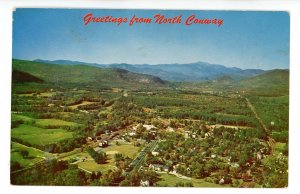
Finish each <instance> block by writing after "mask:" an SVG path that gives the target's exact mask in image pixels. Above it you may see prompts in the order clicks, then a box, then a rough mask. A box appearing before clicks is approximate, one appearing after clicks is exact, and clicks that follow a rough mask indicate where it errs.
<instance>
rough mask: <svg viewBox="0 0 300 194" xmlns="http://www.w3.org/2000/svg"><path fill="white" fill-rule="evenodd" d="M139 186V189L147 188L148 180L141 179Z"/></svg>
mask: <svg viewBox="0 0 300 194" xmlns="http://www.w3.org/2000/svg"><path fill="white" fill-rule="evenodd" d="M140 186H141V187H149V186H150V183H149V181H148V180H143V179H141V181H140Z"/></svg>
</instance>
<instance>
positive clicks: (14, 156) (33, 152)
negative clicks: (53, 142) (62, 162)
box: [11, 142, 53, 168]
mask: <svg viewBox="0 0 300 194" xmlns="http://www.w3.org/2000/svg"><path fill="white" fill-rule="evenodd" d="M22 150H26V151H28V153H29V155H28V156H27V157H26V158H24V157H23V156H22V155H21V154H20V151H22ZM52 157H53V156H52V154H51V153H48V152H43V151H41V150H39V149H36V148H33V147H28V146H25V145H22V144H19V143H17V142H12V143H11V160H12V161H14V162H19V163H20V165H21V167H24V168H25V167H28V166H31V165H33V164H35V163H37V162H40V161H43V160H45V159H47V158H52Z"/></svg>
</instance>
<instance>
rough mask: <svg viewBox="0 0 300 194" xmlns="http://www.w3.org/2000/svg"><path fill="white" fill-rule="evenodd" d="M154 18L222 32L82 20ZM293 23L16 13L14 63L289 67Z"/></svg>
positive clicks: (246, 17)
mask: <svg viewBox="0 0 300 194" xmlns="http://www.w3.org/2000/svg"><path fill="white" fill-rule="evenodd" d="M87 13H93V15H94V16H114V17H123V18H124V17H127V18H131V17H132V16H133V15H134V16H136V17H142V18H147V17H148V18H151V17H153V15H155V14H163V15H165V16H166V17H170V18H171V17H175V16H178V15H182V16H183V18H186V17H187V16H189V15H192V14H194V15H196V16H197V17H198V18H217V19H222V20H223V24H222V25H221V26H219V27H218V26H213V25H191V26H186V25H180V24H162V25H158V24H155V23H151V24H135V25H133V26H129V25H126V24H124V23H123V24H120V25H117V24H113V23H90V24H88V25H84V20H83V18H84V16H85V15H86V14H87ZM289 45H290V18H289V14H288V12H282V11H202V10H134V9H124V10H115V9H45V8H35V9H32V8H17V9H16V11H14V13H13V58H21V59H25V60H35V59H44V60H51V61H53V60H61V59H63V60H64V59H72V60H73V61H86V62H87V63H98V64H114V63H127V64H149V65H155V64H174V63H179V64H188V63H194V62H195V61H206V62H207V63H210V64H220V65H223V66H225V67H237V68H240V69H264V70H267V69H287V68H289V52H290V51H289Z"/></svg>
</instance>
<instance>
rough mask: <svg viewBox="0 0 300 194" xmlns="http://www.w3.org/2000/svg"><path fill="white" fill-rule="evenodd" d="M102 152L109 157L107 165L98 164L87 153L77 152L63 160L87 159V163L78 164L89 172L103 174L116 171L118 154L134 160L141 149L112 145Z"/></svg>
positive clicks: (131, 146)
mask: <svg viewBox="0 0 300 194" xmlns="http://www.w3.org/2000/svg"><path fill="white" fill-rule="evenodd" d="M102 151H104V152H105V153H106V154H107V156H108V160H107V163H106V164H97V163H96V162H95V161H94V160H93V159H92V157H91V156H90V155H89V154H88V153H86V152H83V153H78V152H75V153H74V154H70V155H69V154H68V155H67V156H66V157H63V158H61V159H63V160H69V159H72V158H76V157H78V158H81V159H82V158H85V161H83V162H78V163H77V164H78V166H79V167H81V168H83V169H85V170H87V171H90V172H92V171H95V172H96V171H97V172H99V171H101V172H102V173H106V172H107V171H108V170H113V169H116V166H115V160H114V155H115V154H116V153H121V154H123V155H124V156H128V157H131V158H133V157H134V156H135V155H136V154H137V153H138V151H139V147H134V146H133V145H132V144H120V145H115V144H113V145H110V146H108V147H106V148H104V149H102Z"/></svg>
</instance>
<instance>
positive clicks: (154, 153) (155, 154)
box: [151, 151, 159, 156]
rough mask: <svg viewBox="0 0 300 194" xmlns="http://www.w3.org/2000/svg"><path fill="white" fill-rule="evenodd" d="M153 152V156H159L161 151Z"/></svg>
mask: <svg viewBox="0 0 300 194" xmlns="http://www.w3.org/2000/svg"><path fill="white" fill-rule="evenodd" d="M151 154H152V156H158V155H159V152H156V151H153V152H151Z"/></svg>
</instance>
